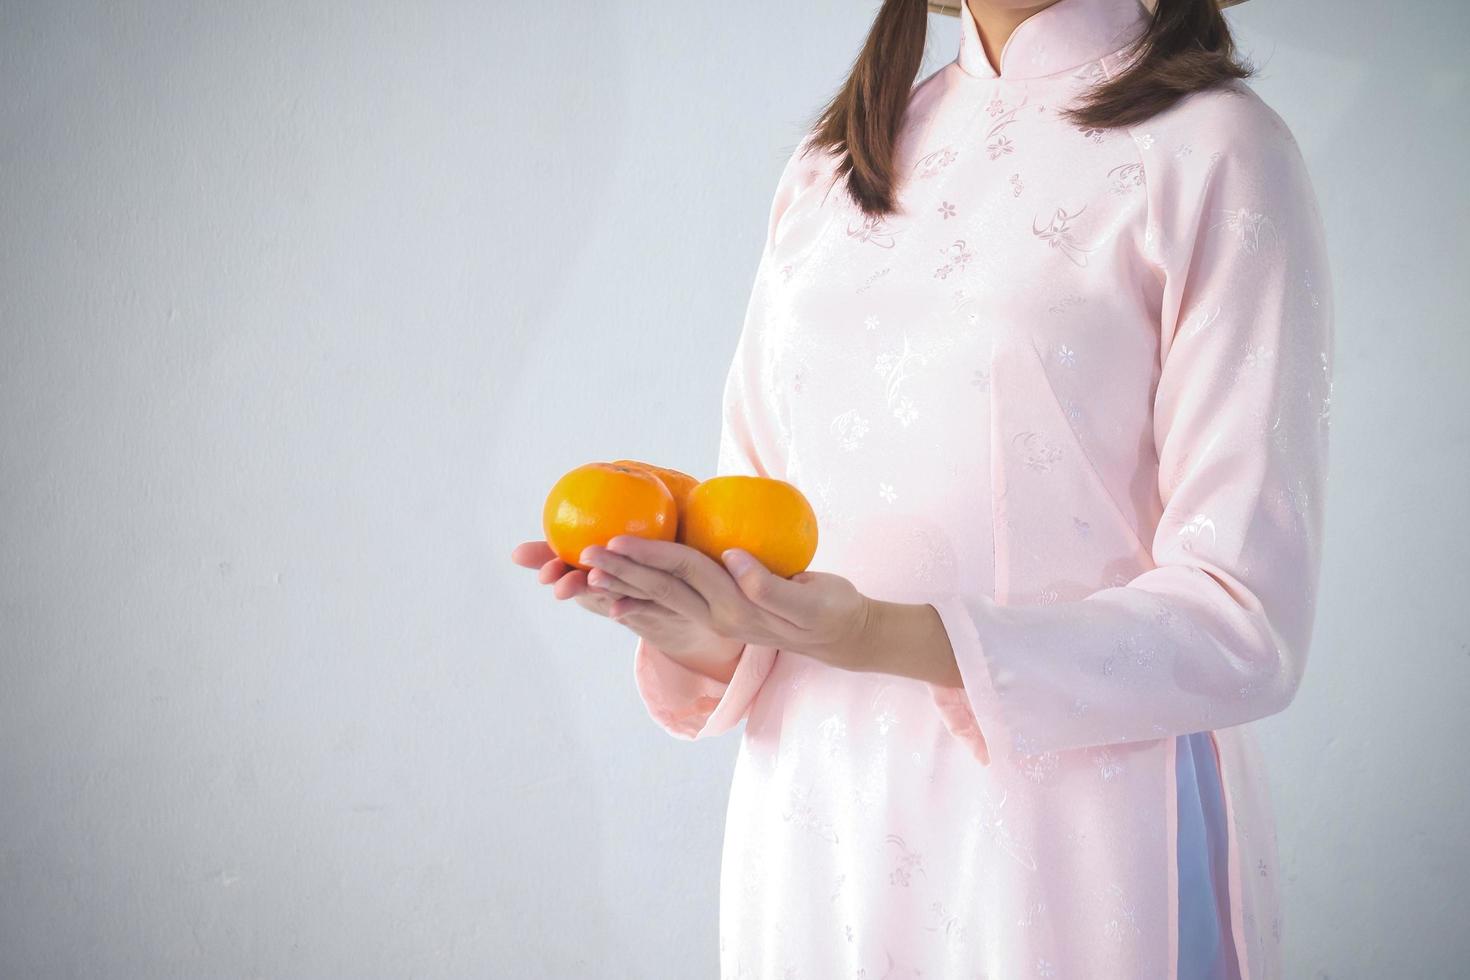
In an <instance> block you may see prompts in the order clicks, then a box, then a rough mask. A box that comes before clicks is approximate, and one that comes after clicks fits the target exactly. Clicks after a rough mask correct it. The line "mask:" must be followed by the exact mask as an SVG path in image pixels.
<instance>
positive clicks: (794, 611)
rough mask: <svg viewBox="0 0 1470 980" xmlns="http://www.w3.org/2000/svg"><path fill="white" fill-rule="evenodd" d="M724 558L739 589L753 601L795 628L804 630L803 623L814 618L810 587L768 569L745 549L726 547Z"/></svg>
mask: <svg viewBox="0 0 1470 980" xmlns="http://www.w3.org/2000/svg"><path fill="white" fill-rule="evenodd" d="M723 558H725V567H726V569H728V570H729V573H731V577H732V579H734V580H735V585H736V588H739V591H741V594H742V595H744V597H745V598H747V599H750V601H751V604H754V605H757V607H759V608H761V610H763V611H766V613H767V614H769V616H772V617H773V619H775V620H776V621H779V623H782V624H785V626H788V627H791V629H804V627H803V626H801V623H806V621H810V619H811V598H810V591H808V589H804V588H803V586H801V583H798V582H791V580H789V579H784V577H781V576H779V574H776V573H775V572H772V570H770V569H767V567H766V566H764V564H761V561H760V560H759V558H757V557H756V555H753V554H750V552H748V551H745V550H744V548H726V550H725V554H723Z"/></svg>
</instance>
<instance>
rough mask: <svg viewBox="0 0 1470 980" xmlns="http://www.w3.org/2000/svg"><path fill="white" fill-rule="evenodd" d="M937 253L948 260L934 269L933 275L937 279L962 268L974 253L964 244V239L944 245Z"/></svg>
mask: <svg viewBox="0 0 1470 980" xmlns="http://www.w3.org/2000/svg"><path fill="white" fill-rule="evenodd" d="M939 254H940V255H943V256H944V257H945V258H947V259H949V261H948V262H946V263H945V264H944V265H942V266H940V267H939V268H938V269H935V270H934V276H935V278H937V279H944V278H946V277H948V276H949V274H950V273H951V272H955V271H958V270H960V269H963V268H964V267H965V264H966V263H967V262H969V261H970V260H971V259H973V258H974V257H975V253H974V252H972V251H971V250H970V249H969V248H967V247H966V246H965V242H964V239H959V240H957V241H955V243H954V244H953V245H946V246H945V247H944V248H941V249H940V250H939Z"/></svg>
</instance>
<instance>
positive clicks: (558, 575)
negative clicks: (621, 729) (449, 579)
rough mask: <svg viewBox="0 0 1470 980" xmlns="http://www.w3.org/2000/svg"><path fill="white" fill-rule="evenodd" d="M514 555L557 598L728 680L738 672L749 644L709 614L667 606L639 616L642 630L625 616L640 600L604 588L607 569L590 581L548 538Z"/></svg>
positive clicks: (522, 547)
mask: <svg viewBox="0 0 1470 980" xmlns="http://www.w3.org/2000/svg"><path fill="white" fill-rule="evenodd" d="M700 557H701V558H703V557H704V556H703V555H700ZM511 560H512V561H514V562H515V563H516V564H517V565H520V566H522V567H524V568H536V569H540V573H539V575H538V576H537V578H538V580H539V581H540V582H541V584H542V585H550V586H551V587H552V595H554V596H555V597H556V598H557V599H574V600H576V602H577V604H578V605H579V606H581V607H582V608H583V609H586V610H587V611H589V612H592V613H596V614H597V615H599V616H606V617H607V618H609V619H612V620H614V621H616V622H623V623H625V624H626V625H628V626H629V627H630V628H632V629H633V630H634V632H636V633H639V635H641V636H643V637H644V638H646V639H647V640H648V642H649V643H652V644H653V645H654V646H656V647H658V648H659V649H660V650H662V651H663V652H664V653H667V654H668V655H669V656H671V657H673V658H674V659H675V660H677V661H678V662H679V663H682V664H683V665H684V666H686V667H689V668H691V669H693V670H696V671H698V672H700V673H702V674H706V675H708V676H711V677H713V678H715V679H716V680H721V681H726V682H728V681H729V679H730V676H731V675H732V674H733V673H734V670H735V663H736V661H738V660H739V658H740V653H741V651H742V650H743V649H744V647H745V644H743V643H741V642H739V641H736V640H732V639H730V638H728V637H723V636H720V635H719V634H717V633H715V632H714V631H713V630H712V629H710V628H709V625H708V622H707V619H706V620H705V621H703V622H701V621H700V620H695V619H690V618H688V617H685V616H682V615H679V614H677V613H675V612H672V611H669V610H665V611H664V612H663V613H662V614H660V615H657V616H651V615H645V616H643V617H640V621H641V622H642V623H643V628H642V629H638V628H635V627H633V626H632V624H631V623H627V622H626V621H625V618H624V617H625V615H626V614H627V613H628V612H630V611H632V610H633V609H634V608H635V606H636V604H637V602H638V600H637V599H630V598H628V596H629V595H630V594H631V593H629V592H613V591H608V590H607V589H604V588H601V585H602V581H605V580H607V579H610V578H611V576H608V575H607V574H606V573H604V572H600V571H597V570H594V571H593V572H592V575H591V580H590V581H589V575H588V573H587V572H585V571H583V570H582V569H580V568H575V567H573V566H571V565H568V564H567V563H566V562H564V561H562V560H561V559H560V558H558V557H557V556H556V553H555V552H554V551H552V550H551V546H550V545H548V544H547V543H546V542H545V541H526V542H524V543H523V544H520V545H518V546H517V547H516V549H515V550H514V551H512V552H511ZM705 561H707V562H708V561H709V559H705ZM709 564H710V565H711V566H713V567H714V568H715V569H716V570H717V571H718V573H719V574H721V575H724V571H723V570H722V569H719V566H716V565H714V563H713V562H709ZM599 579H601V580H602V581H600V580H599Z"/></svg>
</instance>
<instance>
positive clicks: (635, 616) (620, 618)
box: [607, 596, 679, 626]
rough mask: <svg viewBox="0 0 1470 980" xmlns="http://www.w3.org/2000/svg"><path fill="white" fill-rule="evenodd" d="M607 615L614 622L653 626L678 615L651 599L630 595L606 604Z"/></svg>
mask: <svg viewBox="0 0 1470 980" xmlns="http://www.w3.org/2000/svg"><path fill="white" fill-rule="evenodd" d="M607 615H608V618H609V619H612V620H614V621H616V622H619V623H623V624H625V625H628V624H632V625H637V626H653V625H656V624H658V623H661V622H666V621H668V620H670V619H675V618H678V616H679V614H678V613H675V612H671V611H670V610H669V609H668V607H666V606H663V605H660V604H659V603H657V602H654V601H653V600H652V599H634V598H632V597H630V596H621V597H619V598H618V599H616V600H614V601H613V603H612V604H611V605H610V606H608V611H607Z"/></svg>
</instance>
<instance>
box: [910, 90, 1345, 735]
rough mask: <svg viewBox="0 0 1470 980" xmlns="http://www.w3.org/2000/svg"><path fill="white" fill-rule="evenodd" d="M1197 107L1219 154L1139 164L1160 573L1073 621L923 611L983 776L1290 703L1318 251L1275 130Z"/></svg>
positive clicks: (1295, 672)
mask: <svg viewBox="0 0 1470 980" xmlns="http://www.w3.org/2000/svg"><path fill="white" fill-rule="evenodd" d="M1209 97H1210V98H1215V99H1219V100H1221V102H1222V104H1223V105H1225V106H1226V108H1225V109H1222V110H1221V111H1222V113H1223V115H1224V118H1223V119H1222V120H1220V121H1219V123H1220V124H1219V125H1217V126H1215V127H1213V128H1212V132H1213V133H1214V134H1215V138H1214V140H1213V142H1214V143H1215V146H1210V145H1200V143H1199V142H1197V143H1196V145H1195V146H1194V147H1193V152H1192V154H1185V153H1179V152H1175V153H1169V154H1167V155H1166V154H1159V155H1158V159H1157V160H1156V159H1155V158H1154V157H1150V156H1148V155H1147V154H1145V155H1144V160H1145V163H1144V169H1145V171H1146V172H1147V179H1148V181H1149V189H1148V194H1149V211H1150V228H1149V248H1150V250H1152V251H1153V253H1154V254H1153V257H1152V260H1153V262H1154V263H1155V264H1156V265H1157V266H1158V269H1159V274H1160V275H1161V277H1162V284H1163V285H1162V297H1163V300H1162V310H1161V318H1160V338H1161V339H1160V366H1159V368H1158V372H1159V373H1158V384H1157V388H1156V390H1155V391H1154V393H1153V399H1154V401H1153V420H1154V449H1155V451H1156V453H1157V459H1158V492H1159V497H1160V501H1161V503H1162V512H1161V517H1160V520H1159V522H1158V524H1157V527H1156V530H1155V532H1154V533H1153V536H1152V542H1151V545H1150V550H1151V552H1152V558H1153V561H1154V567H1151V568H1148V569H1147V570H1145V571H1143V572H1142V573H1141V574H1138V575H1136V576H1135V577H1134V578H1132V580H1131V581H1128V582H1127V583H1126V584H1123V585H1118V586H1113V587H1108V588H1103V589H1101V590H1099V591H1096V592H1093V593H1091V594H1089V595H1087V596H1086V597H1084V598H1082V599H1079V600H1076V601H1069V602H1059V603H1051V604H1043V605H1022V606H1009V605H1001V604H998V603H997V602H995V601H994V600H992V599H991V598H990V597H988V596H986V595H980V594H964V593H963V590H960V591H957V592H955V593H953V594H946V595H942V596H939V597H938V598H937V599H936V600H935V601H934V602H933V603H932V605H933V606H934V607H935V609H936V610H937V611H938V612H939V614H940V616H941V618H942V620H943V621H944V624H945V628H946V630H947V631H948V633H949V636H950V639H951V643H952V646H953V647H954V651H955V656H956V659H957V661H958V666H959V670H960V674H961V676H962V678H963V680H964V685H965V686H964V688H963V689H957V688H943V689H941V688H935V690H934V695H935V699H936V702H937V703H938V704H939V706H940V708H941V709H942V710H943V711H944V713H945V716H946V721H947V723H948V724H949V726H950V729H951V731H952V732H954V734H955V735H956V736H958V737H961V738H967V739H970V740H972V741H975V742H976V743H977V750H976V754H977V756H980V757H981V758H982V761H988V760H986V759H985V754H986V753H985V749H984V746H985V743H988V747H989V751H990V753H992V754H995V753H999V752H1002V751H1006V752H1014V753H1016V754H1017V755H1033V754H1037V753H1042V752H1048V751H1060V750H1067V749H1073V748H1080V747H1085V746H1094V745H1103V744H1109V743H1121V742H1132V741H1139V740H1147V739H1157V738H1160V737H1164V736H1171V735H1179V734H1187V733H1191V732H1196V731H1204V730H1209V729H1216V728H1225V727H1229V726H1233V725H1240V724H1243V723H1246V722H1250V721H1252V720H1255V719H1258V718H1262V717H1264V716H1267V715H1270V714H1272V713H1274V712H1277V711H1280V710H1281V709H1282V708H1284V707H1285V706H1286V705H1287V704H1288V703H1289V702H1290V701H1291V700H1292V698H1293V697H1294V695H1295V692H1296V690H1297V687H1298V684H1299V683H1300V681H1301V678H1302V674H1303V670H1304V668H1305V666H1306V660H1307V650H1308V646H1309V643H1310V640H1311V636H1312V627H1313V615H1314V611H1315V601H1316V594H1317V582H1318V571H1319V565H1320V553H1321V539H1322V530H1323V523H1324V521H1323V507H1324V493H1325V489H1326V467H1327V450H1328V439H1327V435H1328V410H1329V404H1330V389H1331V373H1332V358H1333V332H1332V331H1333V327H1332V309H1331V295H1330V282H1329V275H1328V267H1327V260H1326V248H1325V242H1324V237H1323V233H1322V228H1321V222H1320V217H1319V215H1318V212H1317V206H1316V201H1315V198H1314V194H1313V191H1312V188H1311V185H1310V183H1309V180H1308V176H1307V172H1306V169H1305V165H1304V163H1303V161H1302V158H1301V156H1300V152H1299V150H1298V148H1297V146H1296V143H1295V142H1294V141H1293V140H1292V138H1291V136H1290V134H1289V133H1288V132H1287V131H1286V128H1285V126H1284V125H1283V124H1282V123H1281V122H1280V120H1279V118H1278V117H1277V116H1276V115H1275V113H1273V112H1271V111H1270V110H1269V109H1267V108H1266V107H1265V106H1264V105H1263V104H1261V103H1259V102H1258V101H1255V99H1254V96H1253V95H1249V94H1238V93H1236V92H1225V93H1221V94H1219V95H1211V96H1209ZM1227 124H1228V125H1227ZM1159 125H1160V126H1161V127H1162V126H1164V125H1165V124H1164V123H1160V124H1159ZM1145 142H1146V143H1151V142H1152V140H1148V141H1145ZM1212 149H1214V150H1215V151H1216V152H1213V153H1212V152H1211V150H1212ZM1151 163H1153V164H1154V168H1153V169H1152V170H1151V169H1150V164H1151ZM1149 462H1150V463H1151V462H1152V461H1151V460H1150V461H1149ZM957 697H962V700H961V701H958V702H957V700H956V698H957ZM976 727H978V729H979V732H981V733H983V738H977V735H976V732H975V730H974V729H975V728H976Z"/></svg>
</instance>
